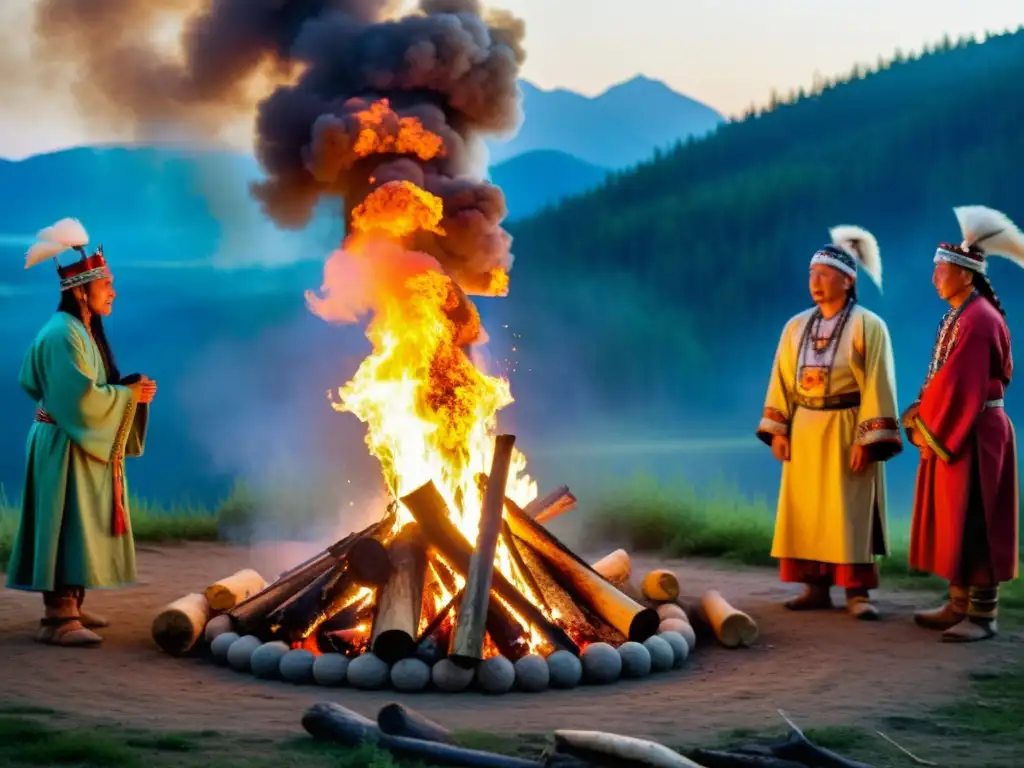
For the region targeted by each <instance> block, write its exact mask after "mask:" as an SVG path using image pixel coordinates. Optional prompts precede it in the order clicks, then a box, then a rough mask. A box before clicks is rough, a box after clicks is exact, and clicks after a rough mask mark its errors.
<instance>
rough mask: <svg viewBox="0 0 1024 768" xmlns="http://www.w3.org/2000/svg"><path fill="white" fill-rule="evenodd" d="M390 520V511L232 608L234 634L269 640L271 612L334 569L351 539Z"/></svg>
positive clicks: (392, 516) (370, 531)
mask: <svg viewBox="0 0 1024 768" xmlns="http://www.w3.org/2000/svg"><path fill="white" fill-rule="evenodd" d="M393 520H394V510H393V509H389V512H388V514H387V515H385V517H384V519H383V520H379V521H377V522H375V523H373V524H372V525H370V526H367V527H366V528H365V529H364V530H362V531H359V532H357V533H350V534H349V535H348V536H346V537H345V538H343V539H340V540H338V541H336V542H335V543H334V544H332V545H331V546H330V547H328V548H327V549H325V550H324V551H323V552H321V553H320V554H319V555H316V556H315V557H312V558H310V559H309V560H307V561H306V562H305V563H304V564H301V565H299V566H296V567H295V568H293V569H291V570H290V571H287V572H286V573H284V574H282V575H281V576H280V577H279V578H278V579H277V581H275V582H274V583H273V584H269V585H268V586H267V587H266V589H263V590H262V591H260V592H258V593H256V594H255V595H253V596H252V597H250V598H249V599H248V600H245V601H243V602H241V603H239V604H238V605H236V606H235V607H234V608H232V609H231V610H230V611H229V615H230V616H231V623H232V624H233V625H234V628H235V631H236V632H237V633H238V634H240V635H248V634H256V635H260V636H269V635H270V634H271V633H270V632H269V626H268V621H267V616H268V615H269V614H270V613H271V612H272V611H274V610H276V609H277V608H278V607H279V606H281V604H283V603H285V602H286V601H288V600H289V599H291V598H292V597H293V596H294V595H296V594H297V593H299V592H301V591H302V590H304V589H305V588H306V587H308V586H309V585H310V584H311V583H313V582H314V581H315V580H316V579H318V578H319V577H320V576H323V574H324V573H326V572H327V571H328V570H330V569H331V568H332V567H334V565H335V564H336V563H337V562H338V560H339V559H340V558H343V557H344V556H345V553H346V551H347V550H348V548H349V547H350V546H351V544H352V542H353V541H355V539H357V538H360V537H363V536H372V535H375V534H376V533H377V532H379V531H380V529H381V527H382V526H383V525H385V524H390V521H393Z"/></svg>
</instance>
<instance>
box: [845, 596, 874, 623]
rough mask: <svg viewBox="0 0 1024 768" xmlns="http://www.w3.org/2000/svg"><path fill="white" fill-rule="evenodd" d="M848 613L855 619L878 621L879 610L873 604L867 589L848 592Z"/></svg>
mask: <svg viewBox="0 0 1024 768" xmlns="http://www.w3.org/2000/svg"><path fill="white" fill-rule="evenodd" d="M846 611H847V613H849V614H850V615H851V616H853V618H855V619H860V620H861V621H876V620H877V619H878V609H877V608H875V606H874V605H872V603H871V599H870V593H869V592H868V590H866V589H847V590H846Z"/></svg>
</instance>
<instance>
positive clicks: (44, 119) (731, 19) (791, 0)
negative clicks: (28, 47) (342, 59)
mask: <svg viewBox="0 0 1024 768" xmlns="http://www.w3.org/2000/svg"><path fill="white" fill-rule="evenodd" d="M99 1H100V0H97V2H99ZM27 2H31V0H2V4H3V6H4V7H3V8H2V9H0V23H4V24H5V25H6V27H7V29H8V30H10V28H11V27H10V23H11V21H12V20H11V19H9V18H8V19H6V20H5V18H4V17H6V16H8V15H11V16H13V15H14V14H13V12H12V10H11V9H13V8H14V6H16V5H22V6H23V5H24V4H25V3H27ZM493 5H495V7H501V8H506V9H508V10H510V11H512V12H514V13H516V14H517V15H519V16H520V17H522V18H524V19H525V21H526V26H527V35H526V48H527V57H528V58H527V62H526V65H525V67H524V70H523V72H522V75H523V77H525V78H526V79H528V80H530V81H532V82H534V83H535V84H537V85H539V86H541V87H542V88H546V89H550V88H559V87H561V88H569V89H572V90H575V91H579V92H581V93H584V94H587V95H596V94H598V93H600V92H601V91H603V90H604V89H606V88H607V87H609V86H610V85H613V84H615V83H617V82H621V81H623V80H627V79H629V78H631V77H633V76H634V75H637V74H644V75H646V76H648V77H651V78H654V79H657V80H662V81H664V82H665V83H667V84H668V85H669V86H670V87H672V88H673V89H675V90H677V91H679V92H681V93H684V94H686V95H688V96H691V97H692V98H695V99H698V100H700V101H703V102H705V103H707V104H710V105H711V106H713V107H715V108H716V109H718V110H720V111H721V112H723V113H725V114H727V115H738V114H740V113H742V112H743V111H744V110H745V108H746V107H747V106H749V105H750V104H751V103H752V102H756V103H765V102H767V100H768V98H769V95H770V93H771V91H772V89H773V88H775V89H778V90H779V91H780V92H783V93H784V92H786V91H789V90H790V89H795V88H798V87H800V86H808V85H810V84H811V82H812V80H813V79H814V75H815V72H819V73H821V74H822V75H824V76H826V77H831V76H834V75H837V74H840V73H845V72H847V71H849V69H850V68H851V67H852V66H853V64H854V63H858V62H859V63H862V64H870V63H874V62H875V60H876V59H877V58H878V56H879V55H881V56H884V57H886V58H888V57H890V56H891V55H892V54H893V52H894V51H895V50H896V49H897V48H901V49H903V50H904V51H905V52H909V51H912V50H918V49H920V48H921V46H922V45H923V44H924V43H926V42H927V43H929V44H930V43H932V42H935V41H938V40H939V39H941V38H942V36H943V35H944V34H949V35H950V37H952V38H954V39H955V38H956V37H958V36H959V35H964V34H966V35H979V36H980V35H982V34H984V32H986V31H991V32H1001V31H1004V30H1006V29H1011V28H1012V29H1015V28H1016V27H1018V26H1019V25H1020V24H1022V23H1024V3H1022V2H1021V0H630V1H629V2H612V0H502V1H501V2H494V3H493ZM18 38H20V40H21V41H24V40H26V39H27V33H26V34H25V35H19V36H18ZM4 87H8V86H4ZM115 138H117V137H113V136H103V135H97V134H96V133H95V132H93V131H90V130H89V129H87V127H86V126H84V125H83V124H82V122H81V121H80V120H78V118H77V117H76V115H75V113H74V110H73V108H72V107H71V106H70V105H69V104H68V103H67V101H66V100H65V99H60V98H55V97H52V96H51V97H46V98H43V97H40V98H38V99H36V100H34V101H31V102H30V103H28V104H27V105H24V106H23V107H22V109H21V110H20V111H18V112H15V113H13V114H12V111H11V110H2V111H0V157H8V158H17V157H23V156H25V155H28V154H33V153H37V152H45V151H48V150H51V149H54V148H59V147H64V146H69V145H75V144H82V143H87V142H90V141H102V140H104V139H107V140H110V139H115Z"/></svg>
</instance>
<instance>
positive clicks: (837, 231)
mask: <svg viewBox="0 0 1024 768" xmlns="http://www.w3.org/2000/svg"><path fill="white" fill-rule="evenodd" d="M829 236H830V237H831V238H832V242H831V243H829V244H828V245H826V246H824V247H822V248H819V249H818V251H817V252H816V253H815V254H814V256H813V257H812V258H811V264H824V265H826V266H829V267H833V268H834V269H838V270H839V271H840V272H842V273H843V274H845V275H849V276H850V277H852V278H853V279H854V280H856V279H857V271H858V266H859V267H863V268H864V271H865V272H866V273H867V275H868V277H870V278H871V281H872V282H873V283H874V284H875V285H877V286H878V290H882V252H881V249H880V248H879V247H878V240H876V239H875V236H874V235H872V234H871V233H870V232H868V231H867V230H866V229H864V228H863V227H855V226H853V225H852V224H842V225H840V226H838V227H832V229H830V230H829Z"/></svg>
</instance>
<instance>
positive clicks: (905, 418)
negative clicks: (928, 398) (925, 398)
mask: <svg viewBox="0 0 1024 768" xmlns="http://www.w3.org/2000/svg"><path fill="white" fill-rule="evenodd" d="M919 410H921V401H920V400H915V401H914V402H912V403H911V404H910V405H908V406H907V410H905V411H904V412H903V415H902V416H901V417H900V424H902V425H903V428H904V429H913V428H914V418H915V417H916V416H917V412H918V411H919Z"/></svg>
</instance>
